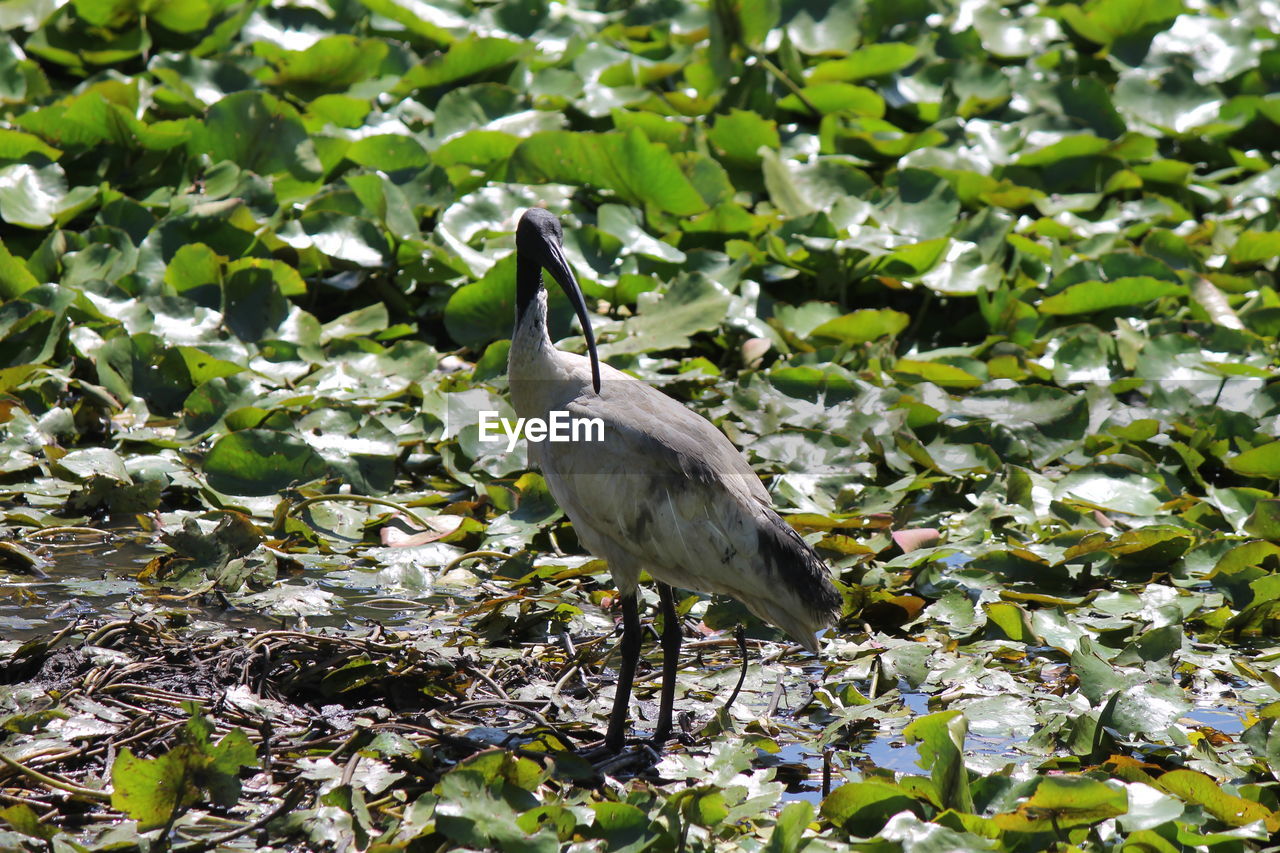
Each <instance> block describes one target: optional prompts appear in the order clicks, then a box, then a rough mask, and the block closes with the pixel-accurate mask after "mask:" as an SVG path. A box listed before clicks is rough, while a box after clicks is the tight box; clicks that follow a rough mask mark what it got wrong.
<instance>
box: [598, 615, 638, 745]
mask: <svg viewBox="0 0 1280 853" xmlns="http://www.w3.org/2000/svg"><path fill="white" fill-rule="evenodd" d="M621 649H622V666H621V667H620V668H619V669H618V687H617V691H616V692H615V693H614V695H613V713H611V714H610V715H609V731H608V732H607V733H606V734H605V736H604V745H605V748H606V749H608V750H610V751H611V752H620V751H621V750H622V743H623V741H624V740H625V739H626V735H627V710H628V705H630V704H631V682H633V681H635V678H636V662H637V661H638V660H640V614H639V613H637V612H636V594H635V593H634V592H633V593H631V594H630V595H624V596H622V646H621Z"/></svg>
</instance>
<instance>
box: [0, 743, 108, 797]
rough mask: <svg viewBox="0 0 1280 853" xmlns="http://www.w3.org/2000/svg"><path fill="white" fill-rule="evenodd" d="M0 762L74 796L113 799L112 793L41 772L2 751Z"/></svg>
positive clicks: (43, 783)
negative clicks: (85, 786)
mask: <svg viewBox="0 0 1280 853" xmlns="http://www.w3.org/2000/svg"><path fill="white" fill-rule="evenodd" d="M0 762H3V763H4V764H5V765H7V766H8V767H9V768H10V769H11V770H16V771H18V772H19V773H21V774H22V775H23V776H26V777H27V778H29V779H34V780H35V781H37V782H39V783H40V784H42V785H46V786H48V787H50V788H56V789H58V790H59V791H66V792H67V793H69V794H72V795H74V796H77V797H83V798H84V799H86V800H95V801H97V802H100V803H105V802H110V801H111V795H110V794H108V793H107V792H106V791H95V790H94V789H93V788H84V787H81V786H80V785H77V784H76V783H75V782H72V781H70V780H69V779H63V778H62V777H61V776H51V775H49V774H47V773H41V772H40V771H39V770H35V769H33V768H31V767H27V766H26V765H25V764H19V763H18V762H16V761H14V760H13V759H12V758H10V757H9V756H7V755H5V754H4V753H3V752H0Z"/></svg>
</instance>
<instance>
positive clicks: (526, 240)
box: [516, 207, 600, 394]
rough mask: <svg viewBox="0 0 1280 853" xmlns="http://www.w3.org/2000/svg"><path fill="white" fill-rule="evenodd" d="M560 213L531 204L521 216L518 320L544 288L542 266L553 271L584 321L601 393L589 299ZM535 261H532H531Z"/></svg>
mask: <svg viewBox="0 0 1280 853" xmlns="http://www.w3.org/2000/svg"><path fill="white" fill-rule="evenodd" d="M563 238H564V232H563V231H562V230H561V228H560V217H558V216H556V215H555V214H554V213H552V212H551V211H549V210H545V209H543V208H541V207H531V208H529V209H528V210H526V211H525V212H524V216H521V217H520V224H519V225H517V226H516V322H517V323H518V322H519V321H520V317H521V316H522V315H523V313H524V311H525V309H526V308H527V307H528V304H529V303H530V302H532V300H533V299H534V298H535V297H536V296H537V293H538V291H539V290H541V289H542V270H543V269H545V270H546V271H547V272H549V273H551V277H552V278H554V279H555V280H556V282H557V283H558V284H559V285H560V288H561V289H562V290H564V293H565V296H568V297H569V304H571V305H572V306H573V310H574V313H576V314H577V315H578V322H580V323H581V324H582V335H583V337H585V338H586V339H587V354H588V355H589V356H590V358H591V381H592V384H593V385H594V387H595V389H596V393H597V394H599V393H600V358H599V356H597V355H596V337H595V334H594V333H593V332H592V330H591V320H590V319H589V318H588V317H587V303H586V300H585V299H583V296H582V290H581V288H579V287H578V279H577V278H576V277H575V276H574V274H573V268H572V267H570V266H569V261H568V259H567V258H566V257H565V256H564V249H563V247H562V240H563ZM530 262H532V263H530Z"/></svg>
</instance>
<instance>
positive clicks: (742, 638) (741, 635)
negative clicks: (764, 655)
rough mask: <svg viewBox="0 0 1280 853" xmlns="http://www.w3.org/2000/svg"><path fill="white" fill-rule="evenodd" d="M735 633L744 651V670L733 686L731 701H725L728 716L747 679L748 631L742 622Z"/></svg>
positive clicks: (730, 695) (735, 629) (742, 651)
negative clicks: (744, 628)
mask: <svg viewBox="0 0 1280 853" xmlns="http://www.w3.org/2000/svg"><path fill="white" fill-rule="evenodd" d="M733 635H734V636H735V637H737V638H738V651H739V652H741V653H742V672H740V673H738V683H737V684H735V685H734V686H733V692H732V693H730V694H729V701H728V702H725V703H724V713H725V715H726V716H728V714H729V709H730V708H732V707H733V703H734V702H736V701H737V699H738V694H739V693H741V692H742V685H743V684H745V683H746V681H747V632H746V631H745V630H743V627H742V623H741V622H739V623H738V625H737V627H736V628H734V629H733Z"/></svg>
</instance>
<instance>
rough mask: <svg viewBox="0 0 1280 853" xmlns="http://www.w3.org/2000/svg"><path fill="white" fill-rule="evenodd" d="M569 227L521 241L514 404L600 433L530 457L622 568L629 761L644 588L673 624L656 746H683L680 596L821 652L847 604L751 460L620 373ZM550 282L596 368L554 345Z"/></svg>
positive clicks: (523, 232)
mask: <svg viewBox="0 0 1280 853" xmlns="http://www.w3.org/2000/svg"><path fill="white" fill-rule="evenodd" d="M562 240H563V232H562V230H561V226H560V220H559V218H558V217H557V216H556V215H554V214H553V213H551V212H550V211H547V210H544V209H542V208H531V209H529V210H528V211H526V212H525V214H524V215H523V216H522V217H521V218H520V222H519V225H518V226H517V228H516V317H515V330H514V332H513V333H512V339H511V352H510V356H509V360H508V364H507V369H508V374H509V378H510V389H511V402H512V406H513V407H514V408H515V411H516V414H517V415H518V416H519V417H522V418H530V419H531V418H542V419H544V421H545V420H548V419H549V418H550V416H551V415H552V413H555V412H568V413H569V416H570V417H572V418H575V419H577V418H583V419H588V420H590V419H599V420H600V421H601V422H603V424H604V430H603V436H596V438H597V439H598V440H595V441H590V442H588V441H577V442H572V441H569V442H554V441H541V442H537V443H535V442H532V441H530V442H529V443H528V449H529V459H530V462H532V463H533V464H534V465H536V466H537V467H538V468H539V469H540V470H541V471H542V475H543V477H544V478H545V479H546V482H547V486H548V487H549V488H550V490H551V494H552V496H553V497H554V498H555V499H556V501H557V502H558V503H559V505H560V507H561V509H563V510H564V511H565V514H566V515H568V517H569V520H570V521H572V522H573V527H574V530H575V531H576V532H577V535H578V539H579V541H580V542H581V543H582V544H583V545H584V546H585V547H586V548H587V550H589V551H590V552H591V553H592V554H594V555H595V556H597V557H600V558H602V559H603V560H605V561H606V563H607V564H608V566H609V571H610V573H611V574H612V576H613V581H614V583H615V584H616V585H617V587H618V593H619V598H620V603H621V607H622V626H623V631H622V640H621V643H620V644H619V648H620V651H621V666H620V669H619V673H618V683H617V690H616V693H615V695H614V701H613V709H612V712H611V714H610V717H609V727H608V730H607V732H606V734H605V739H604V746H605V747H606V748H607V749H608V750H609V751H612V752H617V751H620V750H621V749H622V747H623V746H624V742H625V737H626V728H627V720H628V706H629V703H630V698H631V687H632V682H633V680H634V678H635V672H636V663H637V661H638V660H639V657H640V646H641V630H640V617H639V614H638V612H637V605H636V588H637V581H638V580H639V578H640V573H641V571H642V570H643V571H648V573H649V575H650V576H651V577H653V578H654V579H655V580H656V581H657V582H658V584H657V587H658V596H659V603H660V607H661V612H662V615H663V631H662V649H663V666H662V690H661V696H660V703H659V709H658V720H657V725H656V727H655V729H654V733H653V743H654V744H655V745H656V746H658V747H661V745H662V744H663V743H664V742H665V741H666V740H667V738H668V737H669V736H670V734H671V715H672V705H673V700H674V697H675V675H676V668H677V665H678V661H679V654H680V644H681V628H680V625H679V622H678V620H677V618H676V613H675V599H674V596H673V593H672V587H679V588H682V589H689V590H696V591H699V592H708V593H720V594H724V595H729V596H732V597H734V598H736V599H738V600H739V601H741V602H742V603H743V604H745V605H746V606H747V608H748V609H749V610H751V612H752V613H754V614H755V615H756V616H758V617H760V618H761V619H764V620H766V621H768V622H771V623H773V624H774V625H776V626H778V627H779V628H781V629H782V630H784V631H785V632H787V633H788V634H790V635H791V636H792V637H793V638H795V639H796V640H797V641H799V643H800V644H801V645H802V646H804V647H805V648H806V649H808V650H809V651H811V652H817V651H818V642H817V638H816V634H817V632H819V631H821V630H822V629H824V628H826V627H827V626H829V625H831V624H832V623H833V622H834V621H835V618H836V616H837V615H838V613H839V609H840V603H841V599H840V595H839V594H838V593H837V591H836V589H835V586H834V585H833V584H832V582H831V578H830V573H829V571H828V569H827V567H826V565H825V564H824V563H823V562H822V560H821V559H820V558H819V557H818V555H817V554H815V553H814V551H813V549H812V548H810V547H809V545H808V544H807V543H806V542H805V541H804V540H803V539H802V538H801V537H800V535H799V534H797V533H796V532H795V530H793V529H792V528H791V527H790V525H788V524H787V523H786V522H785V521H783V520H782V518H780V517H779V516H778V514H777V513H775V512H774V511H773V508H772V502H771V501H770V499H769V493H768V491H767V490H766V489H765V487H764V484H763V483H761V482H760V479H759V478H758V477H757V476H756V474H755V472H753V471H752V470H751V467H750V466H749V465H748V464H747V462H746V460H745V459H744V458H743V456H742V454H741V453H740V452H739V451H738V449H737V448H735V447H734V446H733V444H731V443H730V442H729V440H728V439H727V438H726V437H725V436H724V434H723V433H721V432H720V430H718V429H717V428H716V427H715V426H713V425H712V424H711V422H710V421H708V420H706V419H705V418H703V417H701V416H700V415H698V414H696V413H694V412H692V411H690V410H689V409H687V408H686V407H685V406H683V405H681V404H680V403H679V402H677V401H676V400H673V399H672V398H670V397H668V396H666V395H665V394H663V393H662V392H660V391H658V390H656V389H654V388H652V387H651V386H649V385H647V384H645V383H644V382H642V381H640V380H638V379H635V378H634V377H632V376H629V375H627V374H625V373H623V372H621V371H619V370H615V369H614V368H612V367H610V366H609V365H607V364H601V363H600V359H599V357H598V356H597V354H596V344H595V336H594V334H593V333H592V329H591V321H590V319H589V317H588V316H587V307H586V303H585V301H584V299H583V296H582V291H581V289H580V288H579V286H578V281H577V278H576V277H575V276H574V273H573V269H572V268H571V267H570V265H569V262H568V260H567V259H566V257H565V254H564V250H563V247H562ZM544 269H545V270H546V271H547V272H549V273H550V274H551V277H552V278H553V279H555V281H556V282H557V283H558V284H559V285H560V287H561V288H562V289H563V290H564V292H565V294H566V295H567V296H568V298H569V301H570V303H572V305H573V309H574V311H575V312H576V314H577V316H578V319H579V321H580V322H581V324H582V333H583V336H584V337H585V338H586V348H587V356H586V357H584V356H580V355H577V354H573V353H567V352H562V351H560V350H558V349H556V348H555V347H554V346H553V345H552V343H551V337H550V334H549V333H548V331H547V292H546V289H545V288H544V287H543V283H542V271H543V270H544Z"/></svg>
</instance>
